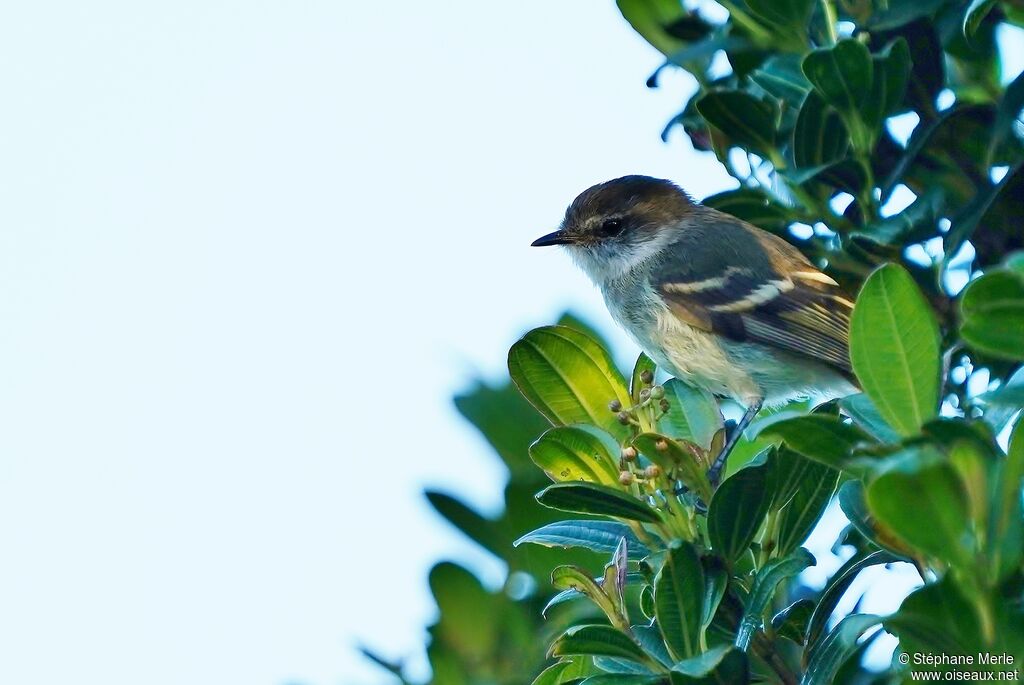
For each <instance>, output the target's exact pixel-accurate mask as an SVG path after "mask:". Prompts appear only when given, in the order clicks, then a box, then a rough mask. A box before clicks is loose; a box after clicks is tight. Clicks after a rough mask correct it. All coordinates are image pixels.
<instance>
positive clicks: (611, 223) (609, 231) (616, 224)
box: [601, 219, 623, 238]
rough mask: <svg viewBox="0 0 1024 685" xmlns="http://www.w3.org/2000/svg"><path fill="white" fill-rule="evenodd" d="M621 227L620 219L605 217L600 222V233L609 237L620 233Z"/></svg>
mask: <svg viewBox="0 0 1024 685" xmlns="http://www.w3.org/2000/svg"><path fill="white" fill-rule="evenodd" d="M622 227H623V223H622V219H605V222H604V223H603V224H601V234H602V235H604V236H606V237H609V238H610V237H612V236H616V235H618V234H620V233H622Z"/></svg>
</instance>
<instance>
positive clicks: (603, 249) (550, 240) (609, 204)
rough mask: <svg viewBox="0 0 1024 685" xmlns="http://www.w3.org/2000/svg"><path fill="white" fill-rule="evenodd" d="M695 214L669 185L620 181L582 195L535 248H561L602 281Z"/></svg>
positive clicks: (629, 178)
mask: <svg viewBox="0 0 1024 685" xmlns="http://www.w3.org/2000/svg"><path fill="white" fill-rule="evenodd" d="M693 211H694V205H693V202H692V201H691V200H690V198H689V197H688V196H687V195H686V193H685V192H683V190H682V189H680V188H679V186H677V185H675V184H674V183H672V182H671V181H666V180H664V179H660V178H651V177H650V176H623V177H622V178H616V179H613V180H611V181H606V182H604V183H599V184H597V185H595V186H592V187H590V188H588V189H586V190H584V191H583V192H582V193H580V194H579V196H578V197H577V198H576V199H575V200H573V202H572V204H571V205H569V208H568V209H567V210H566V212H565V218H564V219H562V224H561V226H559V228H558V230H557V231H555V232H554V233H549V234H548V235H545V236H542V237H540V238H538V239H537V240H535V241H533V246H535V247H545V246H548V245H563V246H565V247H566V248H568V250H569V252H570V254H572V256H573V258H574V259H575V260H576V261H577V263H579V265H580V266H581V267H582V268H583V269H584V271H586V272H587V273H588V274H589V275H590V276H591V278H593V279H594V280H595V281H601V280H605V279H606V278H608V277H612V276H615V275H618V274H621V273H622V272H623V271H625V270H627V269H629V268H630V267H631V266H633V265H634V264H636V263H637V262H638V261H642V260H643V259H646V258H647V257H649V256H651V255H652V254H654V253H656V252H657V251H658V250H660V249H661V248H662V247H663V246H664V245H665V244H667V242H668V240H669V239H670V238H671V237H672V235H673V234H674V232H675V230H678V227H679V225H680V223H682V222H683V221H684V220H685V219H686V218H687V217H688V216H689V215H690V214H692V213H693Z"/></svg>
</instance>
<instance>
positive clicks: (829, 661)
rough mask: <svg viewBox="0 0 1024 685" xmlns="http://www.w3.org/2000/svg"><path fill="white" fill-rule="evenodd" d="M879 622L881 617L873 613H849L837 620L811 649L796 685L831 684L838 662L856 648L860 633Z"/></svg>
mask: <svg viewBox="0 0 1024 685" xmlns="http://www.w3.org/2000/svg"><path fill="white" fill-rule="evenodd" d="M881 622H882V617H881V616H875V615H873V614H851V615H850V616H847V617H846V618H844V619H843V620H842V621H840V622H839V624H838V625H837V626H836V627H835V628H833V629H832V632H830V633H829V634H828V635H826V636H825V637H824V638H823V639H822V640H821V642H819V643H818V644H817V645H815V646H814V647H813V648H812V649H811V652H810V659H809V660H808V663H807V670H806V671H805V672H804V675H803V678H801V679H800V685H833V683H835V676H836V673H837V672H838V671H839V668H840V666H842V665H843V663H845V662H846V660H847V659H849V658H850V656H851V655H852V654H853V653H854V652H855V651H856V650H857V640H858V639H860V636H861V635H863V634H864V631H866V630H868V629H870V628H873V627H874V626H877V625H878V624H880V623H881Z"/></svg>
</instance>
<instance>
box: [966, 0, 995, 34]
mask: <svg viewBox="0 0 1024 685" xmlns="http://www.w3.org/2000/svg"><path fill="white" fill-rule="evenodd" d="M995 4H996V0H971V4H970V5H968V6H967V10H966V11H965V12H964V21H963V32H964V37H965V38H967V40H970V39H971V38H973V37H974V33H975V32H976V31H977V30H978V27H979V26H981V21H982V20H983V19H984V18H985V15H987V14H988V13H989V11H990V10H991V9H992V7H993V6H994V5H995Z"/></svg>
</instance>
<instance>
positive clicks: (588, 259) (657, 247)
mask: <svg viewBox="0 0 1024 685" xmlns="http://www.w3.org/2000/svg"><path fill="white" fill-rule="evenodd" d="M675 238H676V232H675V231H673V230H667V231H666V230H662V231H658V233H657V235H655V236H654V237H653V238H651V239H650V240H647V241H645V242H643V243H639V244H633V245H623V244H621V243H615V244H611V243H604V244H601V245H596V246H593V247H583V246H579V245H571V246H569V248H568V249H569V254H571V255H572V258H573V261H575V262H576V264H577V265H578V266H579V267H580V268H581V269H582V270H583V272H584V273H585V274H587V276H589V277H590V280H592V281H593V282H594V283H595V284H596V285H603V284H605V283H608V282H609V281H614V280H619V279H621V278H623V277H626V276H628V275H629V274H630V272H633V271H636V270H637V269H638V268H639V267H641V266H642V265H643V264H644V263H645V262H647V261H648V260H650V259H651V258H652V257H655V256H657V255H659V254H661V252H662V250H664V249H665V248H666V247H668V245H669V244H670V243H671V242H672V241H673V240H674V239H675Z"/></svg>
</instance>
